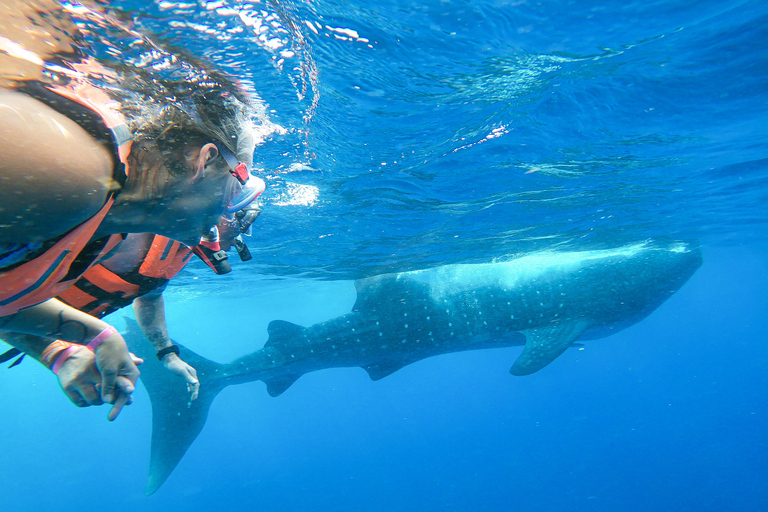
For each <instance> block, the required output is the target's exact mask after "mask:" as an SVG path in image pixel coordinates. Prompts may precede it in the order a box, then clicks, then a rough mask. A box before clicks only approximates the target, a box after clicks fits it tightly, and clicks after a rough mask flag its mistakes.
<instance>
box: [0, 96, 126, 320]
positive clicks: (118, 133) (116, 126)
mask: <svg viewBox="0 0 768 512" xmlns="http://www.w3.org/2000/svg"><path fill="white" fill-rule="evenodd" d="M20 91H21V92H24V93H25V94H28V95H30V96H32V97H34V98H36V99H38V100H40V101H42V102H44V103H46V104H48V105H49V106H51V107H52V108H54V109H56V110H58V111H60V112H62V113H64V114H65V115H68V116H70V117H71V118H72V119H73V121H75V122H77V123H78V124H80V125H81V126H82V127H83V128H85V129H86V130H87V131H88V132H89V133H90V134H91V135H93V136H94V137H96V138H97V139H100V140H104V141H106V142H107V143H109V144H110V145H111V147H112V150H113V153H114V157H115V166H114V169H113V179H114V180H115V181H117V182H118V183H119V184H121V185H122V184H123V183H124V182H125V177H126V175H127V172H128V166H127V163H126V161H127V157H128V153H129V152H130V146H131V136H130V132H129V130H128V127H127V126H126V124H125V119H124V118H123V117H122V115H121V114H120V112H119V110H117V108H116V105H115V103H114V101H112V100H111V99H110V98H109V97H108V96H107V95H106V94H105V93H104V92H103V91H101V90H99V89H97V88H96V87H94V86H93V85H90V84H87V83H80V82H77V81H72V82H71V83H70V84H68V85H66V86H63V85H62V86H43V85H42V84H39V83H31V84H25V85H24V86H23V87H21V88H20ZM114 200H115V193H110V195H109V197H108V198H107V200H106V202H105V203H104V206H102V207H101V209H100V210H99V211H98V212H97V213H96V214H95V215H94V216H93V217H91V218H90V219H88V220H86V221H85V222H83V223H81V224H80V225H78V226H76V227H74V228H73V229H71V230H70V231H69V232H67V233H65V234H64V235H62V236H61V237H59V238H58V239H54V240H51V241H49V242H47V243H45V244H43V247H42V248H41V249H39V250H37V251H33V252H31V254H30V255H29V256H28V257H27V258H26V259H24V260H22V261H21V262H18V263H16V264H13V265H10V266H8V267H5V269H3V268H0V316H6V315H12V314H14V313H16V312H18V311H19V310H20V309H24V308H27V307H30V306H34V305H36V304H39V303H41V302H44V301H46V300H48V299H50V298H52V297H55V296H57V295H59V294H60V293H62V292H63V291H64V290H65V289H66V288H68V287H69V286H71V285H72V284H73V283H74V282H75V281H76V280H77V279H78V278H79V277H80V276H81V275H83V273H84V272H85V271H86V270H87V269H88V268H89V267H90V266H92V265H93V264H94V263H95V262H96V261H98V260H99V259H101V258H102V257H104V256H105V255H106V254H107V253H108V252H109V251H110V250H111V249H112V248H114V247H115V246H116V245H117V243H118V242H119V241H120V240H121V238H122V236H121V235H112V236H110V237H105V238H102V239H100V240H96V241H93V242H91V239H92V238H93V235H94V234H95V233H96V229H97V228H98V227H99V225H100V224H101V222H102V221H103V220H104V217H106V215H107V212H109V209H110V207H111V206H112V204H113V203H114Z"/></svg>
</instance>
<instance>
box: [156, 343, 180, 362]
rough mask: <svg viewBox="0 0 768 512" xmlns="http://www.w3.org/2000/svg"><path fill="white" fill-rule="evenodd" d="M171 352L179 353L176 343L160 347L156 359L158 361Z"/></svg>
mask: <svg viewBox="0 0 768 512" xmlns="http://www.w3.org/2000/svg"><path fill="white" fill-rule="evenodd" d="M171 352H173V353H174V354H176V355H179V347H177V346H176V345H171V346H170V347H165V348H163V349H160V350H158V351H157V359H158V361H162V360H163V358H164V357H165V356H167V355H168V354H170V353H171Z"/></svg>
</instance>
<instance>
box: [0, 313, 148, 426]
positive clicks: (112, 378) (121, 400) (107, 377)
mask: <svg viewBox="0 0 768 512" xmlns="http://www.w3.org/2000/svg"><path fill="white" fill-rule="evenodd" d="M109 327H110V326H109V324H107V323H106V322H103V321H101V320H99V319H97V318H94V317H92V316H90V315H87V314H85V313H83V312H81V311H78V310H77V309H74V308H72V307H70V306H68V305H66V304H64V303H63V302H60V301H58V300H56V299H50V300H47V301H45V302H43V303H41V304H38V305H37V306H33V307H31V308H27V309H24V310H22V311H19V312H18V313H16V314H14V315H9V316H5V317H1V318H0V329H3V330H5V331H11V332H14V333H23V334H30V335H33V336H24V337H16V336H12V337H11V338H12V339H9V340H8V341H9V343H11V344H12V345H13V346H14V347H16V348H18V349H20V350H23V351H24V352H27V353H28V354H30V355H31V356H32V357H34V358H36V359H38V360H39V359H40V356H41V354H42V353H43V351H44V350H45V348H46V347H47V346H48V345H49V344H50V340H49V339H47V338H56V339H60V340H63V341H68V342H71V343H77V344H80V345H85V344H87V343H89V342H90V341H91V340H93V339H94V338H95V337H96V336H98V335H99V334H100V333H101V332H103V331H104V330H105V329H108V328H109ZM81 352H82V351H81ZM94 357H95V363H96V367H97V369H98V373H99V374H100V382H99V384H100V386H101V399H102V400H103V401H104V402H107V403H112V404H114V407H113V408H112V410H111V411H110V413H109V420H110V421H111V420H114V419H115V418H116V417H117V415H118V414H119V413H120V410H121V409H122V407H123V406H124V405H125V404H127V403H129V402H130V400H131V393H133V390H134V389H135V385H136V380H137V379H138V378H139V369H138V368H136V364H135V363H134V361H133V360H132V358H131V356H130V354H129V353H128V347H127V346H126V344H125V340H123V337H122V336H120V334H119V333H117V332H116V331H115V332H113V333H112V334H110V335H109V336H108V337H107V338H106V339H105V340H104V342H103V343H101V344H100V345H99V346H98V347H96V349H95V350H94ZM116 388H117V389H116ZM70 398H72V397H70Z"/></svg>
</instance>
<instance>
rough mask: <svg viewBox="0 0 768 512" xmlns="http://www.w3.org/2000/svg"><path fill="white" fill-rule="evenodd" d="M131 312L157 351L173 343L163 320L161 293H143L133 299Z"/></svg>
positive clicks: (163, 310) (163, 309) (163, 304)
mask: <svg viewBox="0 0 768 512" xmlns="http://www.w3.org/2000/svg"><path fill="white" fill-rule="evenodd" d="M133 313H134V315H136V321H137V322H138V324H139V327H141V330H142V332H143V333H144V336H146V337H147V339H148V340H149V342H150V343H151V344H152V346H153V347H155V351H159V350H161V349H164V348H166V347H169V346H171V345H172V344H173V342H172V341H171V338H170V337H169V336H168V326H167V324H166V322H165V302H164V301H163V296H162V294H157V295H144V296H142V297H139V298H137V299H136V300H134V301H133Z"/></svg>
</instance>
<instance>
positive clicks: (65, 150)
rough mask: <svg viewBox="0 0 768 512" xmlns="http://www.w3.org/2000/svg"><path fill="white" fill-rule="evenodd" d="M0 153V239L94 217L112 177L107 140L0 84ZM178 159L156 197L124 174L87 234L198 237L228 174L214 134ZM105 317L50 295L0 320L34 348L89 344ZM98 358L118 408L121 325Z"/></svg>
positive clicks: (34, 235)
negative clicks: (181, 173) (183, 169)
mask: <svg viewBox="0 0 768 512" xmlns="http://www.w3.org/2000/svg"><path fill="white" fill-rule="evenodd" d="M41 140H43V141H45V143H44V144H40V141H41ZM30 141H34V142H30ZM133 151H140V152H145V153H146V154H147V155H150V156H151V155H152V154H153V152H155V151H157V149H156V148H154V147H153V146H152V145H151V143H148V144H144V145H142V144H136V143H134V147H133V148H132V152H133ZM0 154H2V155H3V158H0V205H3V206H2V210H0V244H29V243H33V242H40V241H44V240H50V239H53V238H55V237H57V236H59V235H61V234H63V233H65V232H66V231H68V230H70V229H72V228H74V227H75V226H77V225H78V224H80V223H81V222H83V221H84V220H86V219H88V218H90V217H91V216H93V215H94V214H95V213H96V212H97V211H98V210H99V209H100V208H101V207H102V205H103V204H104V201H105V199H106V197H107V193H108V191H109V190H110V189H111V188H112V187H114V186H115V184H114V183H113V180H112V166H113V163H112V159H111V156H110V153H109V151H108V150H107V148H105V147H104V146H102V145H101V144H100V143H99V141H97V140H96V139H94V138H93V137H92V136H91V135H90V134H88V133H87V132H86V131H85V130H84V129H82V128H80V126H78V125H77V124H75V123H73V122H72V121H71V120H69V119H68V118H66V117H65V116H63V115H61V114H59V113H58V112H56V111H54V110H52V109H50V108H49V107H47V106H46V105H44V104H43V103H41V102H39V101H37V100H35V99H32V98H30V97H28V96H26V95H24V94H21V93H18V92H12V91H1V90H0ZM137 155H138V157H137V158H138V159H137V160H135V162H138V163H139V164H141V162H142V160H141V159H140V157H141V156H143V153H138V154H137ZM186 159H187V163H188V168H189V170H190V172H189V175H188V176H189V177H187V178H175V179H176V182H174V186H173V187H169V188H168V193H167V194H165V195H164V196H163V197H162V198H161V199H158V200H152V201H148V200H146V199H142V197H143V195H142V194H143V190H142V189H141V184H135V183H134V184H131V182H130V180H129V182H128V183H127V184H126V188H125V189H123V190H121V192H120V194H119V195H118V196H117V199H116V201H115V203H114V205H113V206H112V208H111V209H110V211H109V214H108V215H107V217H106V218H105V219H104V221H103V222H102V224H101V225H100V226H99V228H98V231H97V233H96V235H95V237H94V238H100V237H102V236H106V235H109V234H115V233H124V232H133V233H139V232H150V233H157V234H161V235H164V236H167V237H169V238H173V239H176V240H179V241H181V242H183V243H186V244H188V245H194V244H196V243H197V242H198V241H199V239H200V236H201V235H202V234H203V233H204V232H206V231H207V230H208V228H209V227H210V226H211V225H214V224H216V223H217V221H218V215H219V214H220V210H221V202H222V201H221V196H222V194H223V190H224V184H225V183H226V180H228V179H233V178H231V176H230V175H229V173H228V171H227V170H226V164H225V163H224V162H222V161H221V159H220V158H218V150H217V148H216V146H215V144H213V143H208V144H204V145H202V146H200V147H193V148H190V149H189V151H188V152H187V153H186ZM146 161H147V162H159V163H155V165H159V166H162V168H158V169H157V172H158V173H161V174H160V177H161V178H162V177H163V176H166V178H165V179H166V180H170V179H171V177H170V176H169V175H168V171H167V170H166V169H165V167H164V166H163V164H162V161H158V159H157V158H154V159H153V158H147V159H146ZM162 173H164V174H162ZM52 191H53V192H52ZM56 191H58V192H56ZM1 278H2V275H1V274H0V279H1ZM81 315H84V316H85V317H87V319H83V318H82V316H81ZM62 319H66V320H69V319H78V320H77V321H78V322H80V323H81V324H82V326H83V327H82V328H78V329H68V330H67V329H65V330H64V332H62V333H61V334H57V326H58V325H59V324H60V323H61V322H62ZM68 325H69V324H68ZM107 326H108V324H106V323H105V322H103V321H101V320H98V319H96V318H93V317H90V316H88V315H85V314H84V313H81V312H79V311H78V310H76V309H74V308H72V307H70V306H67V305H65V304H63V303H61V302H59V301H56V300H55V299H50V300H48V301H46V302H43V303H41V304H38V305H37V306H33V307H30V308H27V309H25V310H23V311H21V312H18V313H16V314H12V315H9V316H6V317H0V329H3V330H6V331H12V332H20V333H26V334H31V335H35V336H40V337H41V338H39V340H40V341H39V343H38V345H36V346H24V347H19V346H17V347H16V348H19V349H21V350H24V351H37V352H38V353H40V352H42V350H44V348H45V346H46V345H43V343H45V342H46V340H45V338H47V337H56V338H58V339H62V340H64V341H70V342H73V343H87V342H88V341H89V340H90V339H92V338H93V336H95V335H96V334H98V333H99V332H101V331H102V330H103V329H105V328H106V327H107ZM70 331H71V332H70ZM75 331H76V332H75ZM88 336H90V337H88ZM14 346H15V345H14ZM96 365H97V367H98V370H99V373H100V374H101V377H102V379H101V399H102V400H103V401H104V402H105V403H114V404H115V407H117V412H118V413H119V410H120V408H122V405H124V404H125V403H127V402H128V401H129V399H130V393H131V392H132V391H133V388H134V386H135V383H136V379H137V378H138V375H139V371H138V368H136V365H135V364H134V363H133V361H132V360H131V357H130V355H129V353H128V349H127V347H126V346H125V341H124V340H123V339H122V337H121V336H120V335H119V334H113V335H112V336H110V338H108V340H107V342H105V343H104V344H103V345H102V346H100V347H99V348H97V349H96ZM118 377H124V378H125V379H127V380H128V381H129V383H126V382H125V379H118ZM116 387H117V388H116ZM118 404H120V405H119V407H118ZM115 415H116V414H115Z"/></svg>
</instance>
